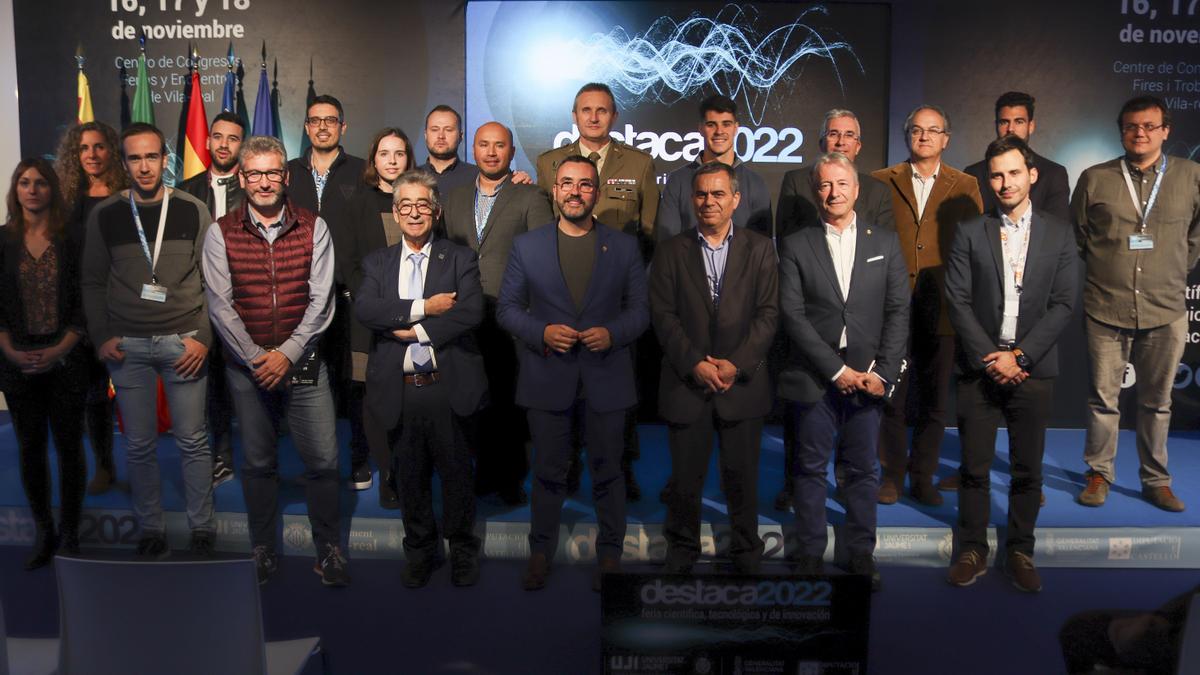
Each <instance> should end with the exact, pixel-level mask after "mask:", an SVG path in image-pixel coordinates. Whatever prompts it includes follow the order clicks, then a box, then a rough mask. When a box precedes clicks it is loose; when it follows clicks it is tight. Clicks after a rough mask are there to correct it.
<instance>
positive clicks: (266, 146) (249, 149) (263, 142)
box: [238, 136, 287, 168]
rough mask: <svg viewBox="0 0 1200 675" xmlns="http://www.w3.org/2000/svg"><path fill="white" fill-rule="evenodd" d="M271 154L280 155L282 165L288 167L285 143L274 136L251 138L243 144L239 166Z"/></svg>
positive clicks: (239, 153)
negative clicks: (260, 156) (252, 159)
mask: <svg viewBox="0 0 1200 675" xmlns="http://www.w3.org/2000/svg"><path fill="white" fill-rule="evenodd" d="M271 153H275V154H276V155H279V160H280V163H281V164H283V166H284V167H285V168H286V167H287V150H284V148H283V141H281V140H279V139H278V138H275V137H274V136H251V137H250V138H247V139H246V140H245V141H244V142H243V143H242V148H241V150H239V151H238V164H245V163H246V160H247V159H249V158H251V157H257V156H259V155H269V154H271Z"/></svg>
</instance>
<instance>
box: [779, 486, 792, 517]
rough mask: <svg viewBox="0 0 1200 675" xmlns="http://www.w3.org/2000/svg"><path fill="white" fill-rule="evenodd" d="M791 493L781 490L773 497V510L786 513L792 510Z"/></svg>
mask: <svg viewBox="0 0 1200 675" xmlns="http://www.w3.org/2000/svg"><path fill="white" fill-rule="evenodd" d="M792 499H793V497H792V491H791V489H789V488H786V487H785V488H783V489H782V490H780V491H779V494H777V495H775V505H774V506H775V510H776V511H788V510H790V509H791V508H792Z"/></svg>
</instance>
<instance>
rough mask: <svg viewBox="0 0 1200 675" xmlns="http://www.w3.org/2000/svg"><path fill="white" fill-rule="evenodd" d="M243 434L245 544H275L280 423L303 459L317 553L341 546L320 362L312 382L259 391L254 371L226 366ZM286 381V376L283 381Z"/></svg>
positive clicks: (328, 397) (334, 458) (334, 451)
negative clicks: (247, 532)
mask: <svg viewBox="0 0 1200 675" xmlns="http://www.w3.org/2000/svg"><path fill="white" fill-rule="evenodd" d="M225 374H226V376H227V378H228V381H229V395H230V397H231V398H232V399H233V407H234V412H235V414H236V415H237V418H238V422H239V424H240V426H241V433H242V450H243V455H244V464H243V466H242V489H243V490H244V491H245V494H246V511H247V514H246V516H247V520H248V521H249V524H250V543H251V544H252V545H254V546H263V545H266V546H271V547H274V545H275V540H276V538H277V531H278V529H279V421H280V420H281V419H283V417H284V416H285V415H286V416H287V421H288V430H289V431H290V432H291V435H292V441H293V442H294V443H295V445H296V451H297V452H298V453H299V454H300V459H301V460H302V461H303V462H304V469H305V471H304V478H305V481H304V484H305V496H306V497H307V502H308V522H309V524H310V525H311V526H312V534H313V543H314V544H316V546H317V551H323V550H324V547H325V545H326V544H332V545H334V546H338V545H340V536H339V534H338V528H339V524H340V523H339V518H340V515H339V508H338V444H337V429H336V427H335V424H336V419H335V417H334V412H335V411H334V407H333V394H332V393H330V389H329V374H328V372H327V371H326V370H325V364H321V366H320V372H319V374H318V376H317V384H316V385H315V386H308V385H297V386H285V385H284V384H280V385H279V386H277V387H276V388H275V389H274V390H273V391H266V390H264V389H260V388H259V387H258V385H257V384H255V382H254V376H253V374H252V373H251V372H250V371H249V370H247V369H246V368H244V367H243V366H241V365H235V364H234V363H232V361H231V362H230V363H229V364H228V365H227V366H226V367H225ZM285 382H286V380H285Z"/></svg>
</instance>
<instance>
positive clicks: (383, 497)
mask: <svg viewBox="0 0 1200 675" xmlns="http://www.w3.org/2000/svg"><path fill="white" fill-rule="evenodd" d="M379 507H380V508H383V509H387V510H388V511H396V510H399V508H400V495H399V494H397V493H396V477H395V475H393V474H388V476H387V477H386V478H384V479H383V480H381V481H379Z"/></svg>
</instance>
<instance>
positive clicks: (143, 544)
mask: <svg viewBox="0 0 1200 675" xmlns="http://www.w3.org/2000/svg"><path fill="white" fill-rule="evenodd" d="M134 555H135V556H136V557H137V558H138V559H139V560H165V559H166V558H167V557H168V556H170V555H171V549H170V548H168V547H167V538H166V537H164V536H163V535H161V534H148V535H146V536H144V537H142V538H141V539H139V540H138V544H137V551H136V552H135V553H134Z"/></svg>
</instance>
